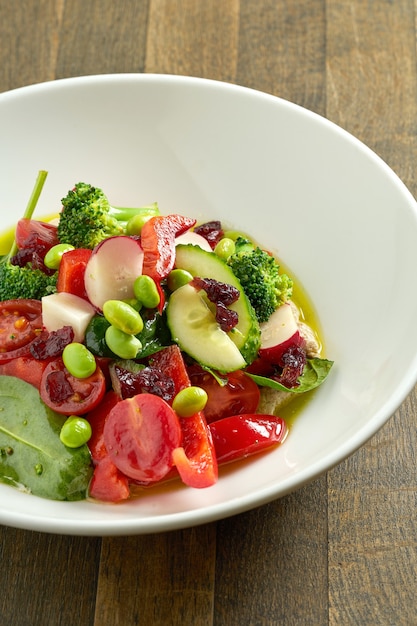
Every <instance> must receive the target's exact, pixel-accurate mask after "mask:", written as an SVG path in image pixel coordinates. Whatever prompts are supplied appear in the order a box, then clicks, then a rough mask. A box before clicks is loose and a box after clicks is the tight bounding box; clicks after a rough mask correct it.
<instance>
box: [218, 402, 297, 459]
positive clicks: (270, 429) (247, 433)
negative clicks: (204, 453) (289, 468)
mask: <svg viewBox="0 0 417 626" xmlns="http://www.w3.org/2000/svg"><path fill="white" fill-rule="evenodd" d="M209 428H210V432H211V434H212V436H213V441H214V447H215V449H216V455H217V460H218V462H219V463H228V462H229V461H236V460H237V459H244V458H245V457H247V456H251V455H252V454H256V453H257V452H260V451H261V450H266V449H267V448H270V447H271V446H273V445H275V444H278V443H282V442H283V441H284V439H285V437H286V435H287V432H288V429H287V425H286V423H285V421H284V420H283V419H282V418H281V417H274V416H273V415H261V414H259V415H258V414H255V415H232V416H231V417H225V418H224V419H222V420H218V421H216V422H212V423H211V424H210V427H209Z"/></svg>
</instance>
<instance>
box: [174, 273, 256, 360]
mask: <svg viewBox="0 0 417 626" xmlns="http://www.w3.org/2000/svg"><path fill="white" fill-rule="evenodd" d="M167 322H168V326H169V328H170V330H171V334H172V338H173V340H174V341H175V342H176V343H177V344H178V345H179V347H180V348H181V350H183V351H184V352H186V353H187V354H188V355H189V356H191V357H192V358H193V359H195V360H196V361H198V362H199V363H200V364H201V365H205V366H206V367H209V368H211V369H215V370H218V371H219V372H233V371H234V370H238V369H241V368H242V367H245V365H246V362H245V359H244V358H243V356H242V355H241V353H240V351H239V349H238V348H237V346H236V345H235V344H234V343H233V341H232V340H231V339H230V337H229V335H228V334H227V333H225V332H224V331H223V330H222V329H221V328H220V326H219V325H218V323H217V322H216V318H215V316H214V314H213V313H212V311H211V310H210V309H209V307H208V306H207V304H206V302H205V301H204V298H203V296H201V295H200V293H199V292H198V291H197V290H196V289H194V287H192V286H191V285H189V284H188V285H183V286H182V287H180V288H179V289H177V290H176V291H174V292H173V293H172V295H171V297H170V299H169V302H168V306H167Z"/></svg>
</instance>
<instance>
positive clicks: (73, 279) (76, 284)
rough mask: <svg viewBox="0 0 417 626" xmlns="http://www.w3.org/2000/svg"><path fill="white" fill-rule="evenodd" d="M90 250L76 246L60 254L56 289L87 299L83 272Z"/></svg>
mask: <svg viewBox="0 0 417 626" xmlns="http://www.w3.org/2000/svg"><path fill="white" fill-rule="evenodd" d="M91 253H92V250H87V249H84V248H76V249H75V250H68V252H65V254H63V255H62V259H61V263H60V266H59V270H58V282H57V291H59V292H61V291H65V292H67V293H72V294H74V295H75V296H79V297H80V298H84V299H85V300H88V297H87V292H86V290H85V285H84V274H85V268H86V265H87V262H88V260H89V259H90V257H91Z"/></svg>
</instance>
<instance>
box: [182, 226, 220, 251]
mask: <svg viewBox="0 0 417 626" xmlns="http://www.w3.org/2000/svg"><path fill="white" fill-rule="evenodd" d="M180 243H181V244H187V243H191V244H193V246H199V247H200V248H203V250H206V251H207V252H213V250H212V248H211V246H210V244H209V242H208V241H207V239H205V238H204V237H203V236H202V235H199V234H198V233H195V232H194V231H193V230H187V232H186V233H184V234H183V235H179V236H178V237H176V238H175V245H176V246H177V245H178V244H180Z"/></svg>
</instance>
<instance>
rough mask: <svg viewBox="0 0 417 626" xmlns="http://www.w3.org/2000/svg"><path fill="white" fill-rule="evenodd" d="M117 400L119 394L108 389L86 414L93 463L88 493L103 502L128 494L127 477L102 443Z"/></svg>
mask: <svg viewBox="0 0 417 626" xmlns="http://www.w3.org/2000/svg"><path fill="white" fill-rule="evenodd" d="M118 402H120V398H119V396H118V395H117V394H116V393H115V392H114V391H108V392H107V393H106V395H105V396H104V398H103V400H102V401H101V402H100V404H99V405H98V406H97V407H96V408H95V409H93V410H92V411H90V412H89V413H88V414H87V415H86V418H87V419H88V421H89V423H90V426H91V430H92V435H91V438H90V440H89V442H88V447H89V449H90V452H91V457H92V459H93V463H94V473H93V477H92V479H91V482H90V486H89V495H90V496H91V497H92V498H95V499H96V500H101V501H103V502H122V501H123V500H126V499H127V498H128V497H129V495H130V490H129V479H128V477H127V476H125V474H123V472H121V471H120V470H119V469H118V468H117V467H116V466H115V464H114V463H113V461H112V460H111V458H110V457H109V454H108V452H107V449H106V445H105V443H104V435H103V431H104V424H105V423H106V419H107V417H108V415H109V413H110V411H111V410H112V408H113V407H114V406H116V404H117V403H118Z"/></svg>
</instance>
